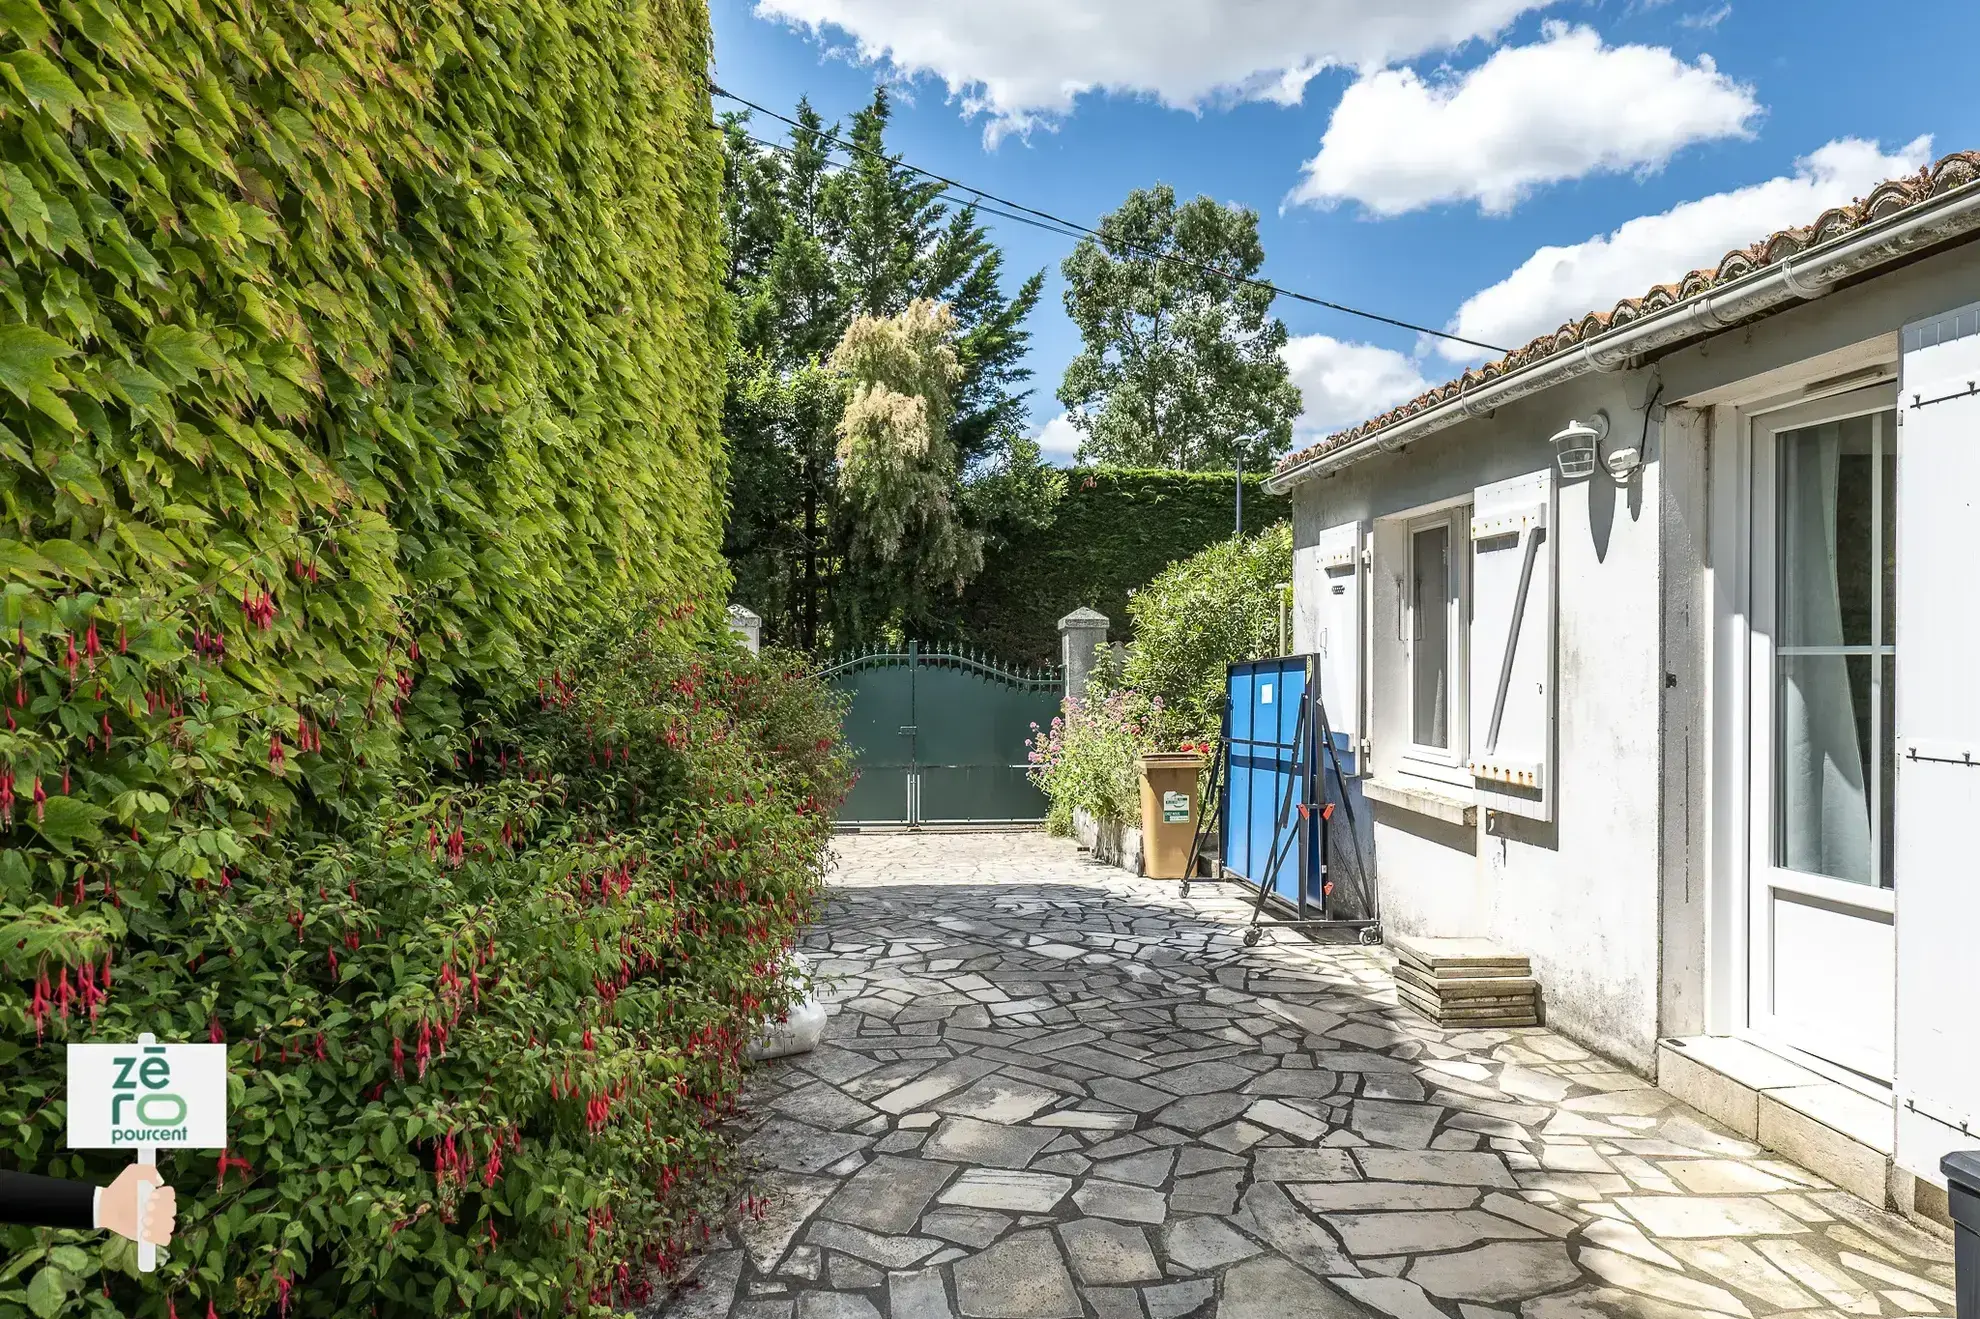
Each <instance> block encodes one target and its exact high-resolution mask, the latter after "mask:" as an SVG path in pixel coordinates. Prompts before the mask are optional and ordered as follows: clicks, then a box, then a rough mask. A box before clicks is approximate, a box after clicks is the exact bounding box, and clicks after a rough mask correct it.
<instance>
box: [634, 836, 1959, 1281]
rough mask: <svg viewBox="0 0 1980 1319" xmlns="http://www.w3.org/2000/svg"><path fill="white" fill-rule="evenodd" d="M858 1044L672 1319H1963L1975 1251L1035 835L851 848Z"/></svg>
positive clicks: (1213, 905) (800, 1111)
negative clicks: (765, 1203) (1958, 1253)
mask: <svg viewBox="0 0 1980 1319" xmlns="http://www.w3.org/2000/svg"><path fill="white" fill-rule="evenodd" d="M838 850H839V853H840V863H839V866H838V869H837V872H836V873H835V875H834V878H833V882H834V890H835V891H834V896H833V901H832V903H831V906H830V910H829V914H828V916H827V918H826V919H825V920H824V922H823V923H822V924H821V925H820V926H819V927H818V928H817V929H816V930H815V931H813V933H812V934H811V936H810V937H809V939H808V940H807V944H806V946H807V948H808V950H809V951H810V952H811V954H812V955H813V958H814V962H815V966H816V969H817V970H818V971H819V972H820V973H821V975H822V976H823V977H825V978H826V980H827V985H826V991H825V994H826V997H827V999H828V1000H829V1002H830V1003H831V1005H832V1012H833V1016H832V1019H831V1023H830V1026H829V1027H828V1030H827V1036H826V1042H825V1043H824V1044H823V1045H822V1046H821V1047H820V1048H819V1049H817V1050H816V1051H815V1052H813V1053H811V1054H809V1055H805V1056H802V1057H798V1058H793V1059H789V1060H785V1061H780V1062H776V1063H771V1064H766V1065H764V1066H763V1067H761V1068H760V1069H759V1070H758V1072H757V1074H756V1077H755V1080H754V1082H753V1086H752V1094H751V1106H752V1117H751V1118H750V1120H749V1121H750V1123H751V1125H752V1128H753V1129H752V1131H751V1133H750V1135H749V1136H748V1138H747V1141H746V1144H745V1150H746V1153H748V1154H749V1155H750V1156H751V1157H752V1158H753V1159H754V1160H755V1162H756V1163H757V1164H758V1166H759V1167H760V1169H761V1173H760V1177H759V1180H758V1189H759V1191H760V1192H761V1193H763V1194H767V1195H768V1196H769V1197H770V1201H771V1207H770V1211H769V1214H768V1216H767V1217H766V1218H764V1219H763V1220H761V1221H752V1222H750V1223H749V1224H748V1225H747V1226H746V1228H745V1229H743V1230H742V1232H741V1233H740V1236H739V1237H735V1238H732V1239H731V1240H730V1241H729V1242H728V1243H727V1245H726V1247H725V1248H722V1249H718V1250H717V1251H715V1253H713V1254H711V1255H710V1256H709V1257H707V1258H706V1259H705V1260H704V1262H703V1264H702V1267H701V1268H700V1270H699V1273H698V1275H697V1278H696V1280H695V1283H694V1284H693V1285H692V1286H691V1287H690V1288H689V1289H685V1290H683V1291H682V1292H680V1293H679V1294H677V1295H676V1297H675V1298H674V1299H673V1301H672V1303H671V1305H668V1306H664V1307H661V1308H660V1309H658V1310H657V1311H656V1313H664V1314H665V1315H666V1316H668V1319H701V1317H704V1316H706V1317H714V1316H733V1317H734V1319H876V1317H877V1316H880V1315H890V1316H892V1319H936V1317H938V1316H956V1315H962V1316H969V1317H970V1319H1034V1317H1035V1319H1072V1317H1073V1316H1092V1317H1094V1319H1128V1317H1129V1316H1146V1319H1181V1317H1182V1316H1211V1315H1215V1316H1217V1317H1218V1319H1274V1317H1276V1316H1321V1317H1323V1319H1331V1317H1333V1316H1340V1317H1342V1319H1346V1317H1348V1316H1355V1315H1363V1314H1365V1315H1373V1316H1387V1317H1389V1319H1513V1316H1515V1315H1517V1316H1519V1319H1629V1317H1633V1316H1641V1317H1642V1319H1685V1317H1687V1316H1698V1315H1700V1314H1703V1315H1705V1316H1706V1319H1710V1316H1713V1315H1726V1316H1735V1317H1739V1319H1747V1317H1751V1316H1761V1315H1771V1314H1774V1313H1777V1312H1780V1311H1787V1310H1793V1311H1799V1312H1802V1313H1805V1314H1807V1315H1809V1316H1810V1319H1815V1316H1817V1315H1822V1316H1827V1315H1849V1316H1881V1315H1889V1316H1904V1315H1945V1314H1950V1313H1951V1311H1952V1301H1953V1293H1952V1285H1953V1271H1952V1264H1951V1252H1950V1248H1949V1246H1948V1245H1946V1244H1945V1243H1944V1242H1942V1241H1941V1240H1940V1239H1938V1238H1937V1237H1935V1236H1933V1235H1930V1234H1927V1233H1926V1232H1923V1231H1921V1230H1919V1229H1918V1228H1916V1227H1913V1226H1911V1225H1910V1224H1908V1223H1907V1222H1905V1221H1904V1220H1903V1219H1900V1218H1898V1217H1896V1216H1894V1215H1891V1214H1886V1213H1884V1212H1882V1211H1878V1210H1873V1209H1871V1208H1870V1207H1868V1206H1867V1205H1865V1204H1864V1203H1863V1202H1861V1201H1859V1200H1857V1199H1855V1198H1853V1197H1852V1196H1850V1195H1848V1194H1846V1193H1844V1192H1841V1191H1837V1190H1835V1189H1833V1188H1831V1187H1830V1186H1828V1185H1827V1184H1825V1183H1823V1182H1822V1181H1821V1180H1819V1179H1818V1178H1816V1177H1814V1176H1813V1175H1812V1174H1809V1173H1806V1172H1804V1171H1802V1170H1801V1169H1799V1168H1797V1167H1795V1166H1794V1165H1792V1164H1788V1163H1784V1162H1781V1161H1779V1160H1778V1159H1775V1158H1773V1157H1771V1156H1769V1155H1768V1154H1767V1152H1765V1151H1764V1150H1762V1149H1760V1148H1759V1147H1758V1146H1756V1145H1753V1144H1751V1143H1749V1142H1747V1141H1744V1140H1741V1139H1739V1138H1737V1137H1734V1136H1731V1135H1729V1134H1727V1133H1726V1132H1725V1131H1724V1130H1723V1129H1721V1128H1719V1127H1717V1126H1715V1125H1714V1124H1713V1123H1712V1122H1711V1121H1710V1120H1709V1119H1707V1118H1704V1117H1702V1116H1700V1115H1699V1114H1698V1113H1696V1112H1694V1111H1692V1110H1690V1109H1687V1108H1685V1107H1684V1106H1683V1105H1681V1104H1679V1103H1678V1102H1677V1101H1675V1100H1673V1099H1671V1098H1670V1097H1669V1096H1667V1095H1665V1094H1663V1093H1662V1092H1661V1091H1658V1090H1656V1089H1653V1088H1651V1087H1649V1086H1648V1085H1647V1084H1646V1083H1645V1082H1644V1081H1643V1080H1642V1079H1641V1078H1639V1077H1637V1076H1635V1075H1633V1074H1631V1073H1629V1072H1625V1071H1619V1070H1617V1069H1616V1068H1614V1067H1613V1066H1611V1065H1609V1064H1607V1063H1605V1062H1604V1061H1603V1060H1601V1059H1600V1058H1597V1057H1594V1056H1592V1055H1591V1054H1589V1053H1588V1052H1587V1051H1585V1050H1583V1049H1581V1048H1579V1047H1577V1046H1576V1045H1574V1044H1572V1043H1570V1042H1569V1041H1568V1040H1566V1039H1565V1038H1563V1037H1561V1036H1558V1035H1555V1034H1553V1033H1551V1032H1549V1031H1547V1030H1544V1029H1537V1030H1480V1031H1446V1030H1440V1029H1438V1028H1436V1027H1434V1026H1431V1025H1429V1024H1427V1023H1426V1022H1424V1021H1422V1020H1421V1019H1419V1018H1417V1017H1414V1016H1413V1015H1411V1014H1410V1013H1408V1012H1407V1011H1405V1010H1403V1009H1400V1008H1398V1007H1397V1006H1396V996H1395V991H1394V988H1393V986H1392V983H1391V980H1390V976H1389V972H1388V969H1387V968H1388V959H1387V958H1386V956H1385V955H1384V954H1383V953H1382V951H1381V950H1380V949H1363V948H1357V947H1354V946H1351V945H1347V946H1339V945H1327V946H1323V945H1319V944H1315V943H1312V942H1309V941H1307V940H1305V939H1303V938H1300V937H1298V936H1295V935H1291V934H1286V933H1271V934H1267V936H1266V937H1265V939H1264V940H1263V942H1262V943H1260V944H1259V946H1257V947H1255V948H1245V947H1243V946H1242V944H1241V943H1240V941H1239V936H1240V934H1241V933H1242V929H1243V921H1244V919H1245V916H1246V912H1245V910H1244V908H1243V907H1242V906H1241V904H1240V903H1239V901H1238V900H1237V898H1238V895H1237V892H1236V890H1235V889H1231V888H1227V887H1225V886H1221V885H1215V884H1202V885H1198V886H1197V888H1196V890H1195V891H1194V892H1193V893H1192V895H1191V897H1190V898H1189V899H1188V900H1184V899H1182V898H1180V897H1179V896H1178V894H1177V891H1176V886H1175V885H1173V884H1160V883H1155V882H1152V881H1145V880H1139V879H1135V878H1133V877H1131V876H1128V875H1125V874H1124V873H1122V872H1120V871H1118V870H1112V869H1108V868H1104V867H1101V866H1099V865H1096V864H1094V863H1092V862H1090V861H1088V860H1087V859H1085V858H1084V857H1083V856H1082V855H1081V854H1080V853H1078V852H1077V851H1076V850H1075V849H1074V847H1073V846H1072V845H1071V844H1070V843H1065V842H1061V841H1059V840H1055V839H1048V838H1045V837H1043V836H1041V835H1036V834H1008V833H1007V834H967V835H958V834H891V835H887V834H881V835H874V834H865V835H852V836H847V837H844V838H842V839H840V840H839V842H838Z"/></svg>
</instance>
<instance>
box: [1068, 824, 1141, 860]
mask: <svg viewBox="0 0 1980 1319" xmlns="http://www.w3.org/2000/svg"><path fill="white" fill-rule="evenodd" d="M1073 837H1075V838H1077V839H1078V840H1079V845H1080V846H1081V847H1084V848H1086V849H1087V850H1088V851H1090V852H1092V853H1093V859H1094V860H1095V861H1104V862H1106V863H1107V864H1108V865H1110V866H1119V867H1120V868H1121V869H1122V870H1125V871H1128V872H1130V873H1131V874H1136V875H1139V874H1142V873H1143V860H1144V853H1143V850H1142V843H1141V830H1139V829H1137V828H1135V827H1134V826H1133V825H1130V824H1116V823H1113V822H1111V821H1103V820H1096V819H1094V818H1093V817H1092V816H1091V815H1089V814H1087V813H1086V812H1085V811H1078V810H1076V811H1074V812H1073Z"/></svg>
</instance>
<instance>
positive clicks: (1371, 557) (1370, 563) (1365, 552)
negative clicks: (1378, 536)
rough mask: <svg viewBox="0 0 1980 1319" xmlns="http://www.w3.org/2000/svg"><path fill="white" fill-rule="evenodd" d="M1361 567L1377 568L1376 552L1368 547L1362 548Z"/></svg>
mask: <svg viewBox="0 0 1980 1319" xmlns="http://www.w3.org/2000/svg"><path fill="white" fill-rule="evenodd" d="M1361 566H1362V567H1364V568H1373V567H1374V566H1375V551H1374V550H1371V549H1369V548H1368V547H1367V546H1366V545H1364V546H1362V547H1361Z"/></svg>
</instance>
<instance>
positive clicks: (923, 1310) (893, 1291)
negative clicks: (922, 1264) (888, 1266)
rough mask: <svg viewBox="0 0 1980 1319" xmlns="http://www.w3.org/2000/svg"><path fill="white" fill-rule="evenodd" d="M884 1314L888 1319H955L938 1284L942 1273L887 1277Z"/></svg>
mask: <svg viewBox="0 0 1980 1319" xmlns="http://www.w3.org/2000/svg"><path fill="white" fill-rule="evenodd" d="M887 1313H888V1315H889V1316H890V1319H955V1313H956V1312H955V1311H954V1310H951V1309H950V1308H949V1293H948V1291H947V1290H946V1289H945V1288H944V1287H943V1285H942V1271H941V1270H940V1269H922V1270H921V1271H920V1272H918V1273H890V1274H888V1275H887Z"/></svg>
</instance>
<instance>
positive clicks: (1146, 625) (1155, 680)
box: [1122, 522, 1292, 743]
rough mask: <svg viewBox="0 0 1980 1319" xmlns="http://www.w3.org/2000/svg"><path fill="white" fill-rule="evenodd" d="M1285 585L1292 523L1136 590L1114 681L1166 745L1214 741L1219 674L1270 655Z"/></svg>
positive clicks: (1204, 555)
mask: <svg viewBox="0 0 1980 1319" xmlns="http://www.w3.org/2000/svg"><path fill="white" fill-rule="evenodd" d="M1290 581H1292V524H1291V523H1288V522H1281V523H1279V524H1278V525H1277V526H1274V527H1271V528H1268V529H1267V530H1265V531H1262V532H1260V533H1259V534H1258V535H1256V536H1247V537H1244V538H1242V539H1240V538H1237V537H1233V538H1231V539H1230V540H1226V541H1223V542H1221V543H1219V544H1216V545H1212V546H1211V547H1210V548H1208V549H1206V550H1204V551H1203V552H1201V553H1200V554H1196V555H1192V556H1191V557H1190V558H1187V559H1184V560H1183V561H1182V562H1180V563H1176V564H1172V565H1170V566H1169V567H1168V568H1167V569H1165V570H1164V571H1163V572H1162V573H1161V574H1160V575H1159V576H1158V577H1156V578H1155V580H1154V581H1152V582H1150V583H1148V585H1147V586H1145V587H1143V588H1142V589H1141V590H1139V591H1136V592H1135V594H1134V599H1133V601H1132V602H1131V603H1130V604H1129V606H1128V611H1129V613H1130V614H1132V615H1133V618H1134V636H1135V640H1134V644H1133V645H1132V646H1130V647H1129V648H1128V655H1127V664H1126V666H1125V668H1124V669H1123V672H1122V681H1123V682H1124V683H1125V684H1126V685H1127V686H1128V687H1129V688H1131V689H1132V690H1134V691H1135V692H1138V693H1139V694H1140V695H1141V696H1142V698H1143V699H1145V700H1147V701H1149V702H1150V703H1151V707H1153V704H1154V703H1155V702H1160V705H1159V707H1154V713H1153V714H1152V715H1151V723H1152V725H1153V727H1154V730H1155V734H1156V736H1157V737H1158V738H1160V739H1161V740H1164V741H1167V742H1172V743H1173V742H1181V741H1190V740H1200V739H1205V738H1214V737H1216V736H1217V730H1218V728H1219V727H1220V725H1221V723H1222V719H1223V710H1224V679H1225V670H1226V669H1227V667H1228V666H1229V665H1231V664H1233V663H1236V662H1238V661H1241V660H1248V659H1257V658H1260V657H1262V656H1266V655H1275V654H1277V653H1278V651H1279V641H1280V636H1279V628H1280V621H1281V603H1280V602H1281V600H1282V598H1283V594H1284V592H1283V590H1282V588H1283V587H1284V586H1285V585H1286V584H1287V583H1288V582H1290Z"/></svg>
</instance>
